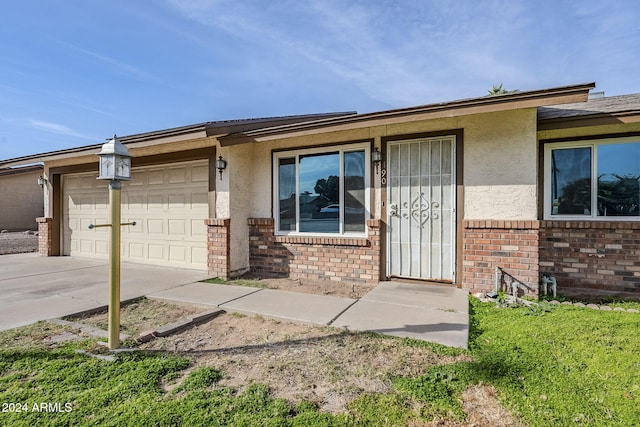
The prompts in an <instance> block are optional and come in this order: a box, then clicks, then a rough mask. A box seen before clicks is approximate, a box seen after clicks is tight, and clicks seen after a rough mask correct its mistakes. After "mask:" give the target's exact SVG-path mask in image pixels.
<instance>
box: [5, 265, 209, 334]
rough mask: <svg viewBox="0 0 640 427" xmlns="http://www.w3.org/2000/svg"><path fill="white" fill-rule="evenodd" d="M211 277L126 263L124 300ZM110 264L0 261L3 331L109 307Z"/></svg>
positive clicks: (179, 269)
mask: <svg viewBox="0 0 640 427" xmlns="http://www.w3.org/2000/svg"><path fill="white" fill-rule="evenodd" d="M208 277H210V276H209V275H207V272H206V271H201V270H188V269H182V268H169V267H159V266H150V265H143V264H131V263H127V262H123V263H122V265H121V281H120V297H121V299H122V300H127V299H131V298H137V297H141V296H144V295H147V294H151V293H155V292H160V291H162V290H165V289H169V288H172V287H175V286H180V285H184V284H187V283H193V282H194V281H196V280H203V279H206V278H208ZM108 278H109V263H108V262H107V261H101V260H91V259H83V258H74V257H66V256H65V257H41V256H39V255H38V254H34V253H30V254H16V255H2V256H0V331H2V330H5V329H11V328H15V327H18V326H23V325H28V324H31V323H34V322H37V321H38V320H46V319H51V318H56V317H62V316H66V315H69V314H73V313H78V312H80V311H84V310H91V309H94V308H98V307H103V306H105V305H107V304H108V302H109V279H108Z"/></svg>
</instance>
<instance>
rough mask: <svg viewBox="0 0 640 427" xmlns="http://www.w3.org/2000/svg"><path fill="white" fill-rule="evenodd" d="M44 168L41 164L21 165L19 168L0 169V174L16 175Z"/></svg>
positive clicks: (39, 170)
mask: <svg viewBox="0 0 640 427" xmlns="http://www.w3.org/2000/svg"><path fill="white" fill-rule="evenodd" d="M43 169H44V167H43V166H42V165H31V166H23V167H19V168H6V169H0V176H6V175H18V174H21V173H29V172H41V171H42V170H43Z"/></svg>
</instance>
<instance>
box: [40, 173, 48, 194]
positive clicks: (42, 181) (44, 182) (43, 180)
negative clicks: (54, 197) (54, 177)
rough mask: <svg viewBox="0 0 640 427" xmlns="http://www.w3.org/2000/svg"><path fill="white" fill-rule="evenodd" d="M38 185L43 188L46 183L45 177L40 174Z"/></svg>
mask: <svg viewBox="0 0 640 427" xmlns="http://www.w3.org/2000/svg"><path fill="white" fill-rule="evenodd" d="M38 185H39V186H40V188H42V189H43V190H44V186H45V185H47V178H45V177H44V176H42V175H40V176H39V177H38Z"/></svg>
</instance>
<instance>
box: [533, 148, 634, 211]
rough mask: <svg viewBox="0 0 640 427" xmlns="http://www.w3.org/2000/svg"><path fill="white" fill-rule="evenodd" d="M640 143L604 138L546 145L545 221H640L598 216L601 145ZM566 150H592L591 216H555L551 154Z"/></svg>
mask: <svg viewBox="0 0 640 427" xmlns="http://www.w3.org/2000/svg"><path fill="white" fill-rule="evenodd" d="M625 142H640V135H639V136H632V137H625V138H604V139H593V140H583V141H571V142H551V143H546V144H545V145H544V177H543V181H544V202H543V206H544V219H545V220H560V221H563V220H567V221H585V220H587V221H618V222H620V221H640V215H639V216H598V209H597V206H598V204H597V202H598V190H597V188H598V151H597V148H598V146H600V145H606V144H623V143H625ZM566 148H590V149H591V207H592V209H591V214H590V215H575V214H573V215H558V214H556V215H553V214H552V213H551V211H552V206H551V205H552V203H551V152H552V151H553V150H558V149H566Z"/></svg>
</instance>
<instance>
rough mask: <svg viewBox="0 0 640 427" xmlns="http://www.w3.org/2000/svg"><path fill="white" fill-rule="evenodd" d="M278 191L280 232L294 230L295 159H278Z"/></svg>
mask: <svg viewBox="0 0 640 427" xmlns="http://www.w3.org/2000/svg"><path fill="white" fill-rule="evenodd" d="M278 189H279V196H278V197H279V198H280V203H279V207H280V212H279V213H278V215H279V223H280V230H283V231H294V230H295V229H296V159H295V157H291V158H286V159H280V160H279V162H278Z"/></svg>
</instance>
